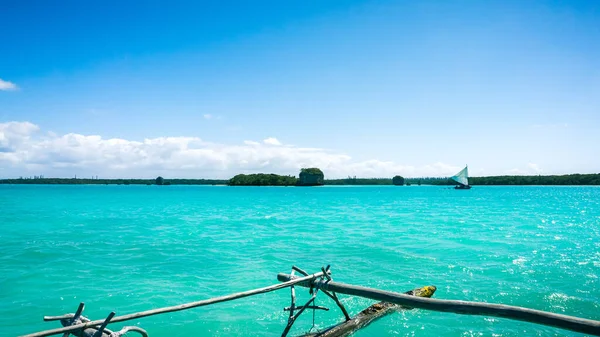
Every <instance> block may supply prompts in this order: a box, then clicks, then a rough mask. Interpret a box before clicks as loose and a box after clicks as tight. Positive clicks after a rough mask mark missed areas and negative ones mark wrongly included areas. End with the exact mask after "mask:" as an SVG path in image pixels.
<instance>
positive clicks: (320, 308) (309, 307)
mask: <svg viewBox="0 0 600 337" xmlns="http://www.w3.org/2000/svg"><path fill="white" fill-rule="evenodd" d="M306 309H315V310H323V311H329V308H325V307H321V306H318V305H309V306H308V307H306ZM283 311H292V307H285V308H283Z"/></svg>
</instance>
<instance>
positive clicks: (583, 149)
mask: <svg viewBox="0 0 600 337" xmlns="http://www.w3.org/2000/svg"><path fill="white" fill-rule="evenodd" d="M0 20H1V22H2V23H3V26H4V27H5V29H4V34H0V45H2V46H3V48H2V50H1V51H0V79H1V82H0V177H14V176H21V175H33V174H35V175H39V174H44V175H46V176H72V175H74V174H78V175H79V176H87V175H101V176H109V177H130V176H135V177H152V176H154V175H155V174H164V175H166V176H180V177H223V178H227V177H230V176H231V175H232V174H235V173H238V172H277V173H289V174H296V173H297V171H298V169H299V168H300V167H302V166H319V167H322V168H324V170H325V173H326V175H328V176H330V177H334V176H341V177H343V176H347V175H358V176H388V175H390V174H403V175H406V176H423V175H442V176H443V175H448V174H452V173H454V171H455V170H457V169H460V168H461V166H463V165H464V164H466V163H468V164H469V168H470V170H471V173H472V174H473V175H492V174H516V173H518V174H539V173H541V174H551V173H573V172H581V173H590V172H600V151H599V150H598V149H597V146H598V144H600V43H598V41H600V25H599V24H598V23H599V22H600V3H599V2H596V1H485V2H482V1H418V2H417V1H254V2H251V1H240V2H236V1H219V2H200V1H189V2H187V1H185V2H183V1H179V2H175V1H171V2H162V3H159V2H141V1H140V2H137V1H129V2H116V1H103V2H95V3H90V2H81V1H62V2H53V1H18V2H16V1H15V2H8V3H4V4H3V5H2V10H0Z"/></svg>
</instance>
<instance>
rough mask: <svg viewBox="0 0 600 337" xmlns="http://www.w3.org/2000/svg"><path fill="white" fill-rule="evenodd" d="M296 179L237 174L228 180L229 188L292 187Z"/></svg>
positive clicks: (274, 175)
mask: <svg viewBox="0 0 600 337" xmlns="http://www.w3.org/2000/svg"><path fill="white" fill-rule="evenodd" d="M297 183H298V178H296V177H293V176H282V175H278V174H265V173H257V174H238V175H236V176H235V177H233V178H231V179H229V182H228V185H229V186H294V185H296V184H297Z"/></svg>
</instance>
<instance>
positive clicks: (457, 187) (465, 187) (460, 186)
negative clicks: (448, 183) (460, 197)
mask: <svg viewBox="0 0 600 337" xmlns="http://www.w3.org/2000/svg"><path fill="white" fill-rule="evenodd" d="M454 189H455V190H470V189H471V185H458V186H454Z"/></svg>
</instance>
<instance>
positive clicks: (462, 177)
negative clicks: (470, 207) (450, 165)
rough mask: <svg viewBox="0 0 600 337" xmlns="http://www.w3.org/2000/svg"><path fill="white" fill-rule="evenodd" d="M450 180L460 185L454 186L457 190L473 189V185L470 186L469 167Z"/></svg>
mask: <svg viewBox="0 0 600 337" xmlns="http://www.w3.org/2000/svg"><path fill="white" fill-rule="evenodd" d="M450 179H452V180H454V181H456V182H457V183H458V185H456V186H454V188H455V189H457V190H468V189H470V188H471V185H469V169H468V166H465V168H464V169H462V170H461V171H460V172H458V173H457V174H455V175H453V176H452V177H450Z"/></svg>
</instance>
